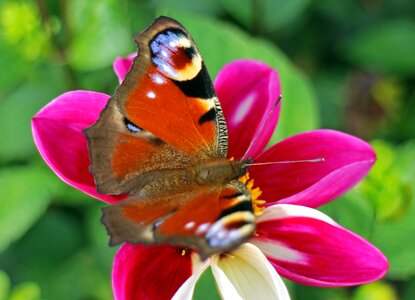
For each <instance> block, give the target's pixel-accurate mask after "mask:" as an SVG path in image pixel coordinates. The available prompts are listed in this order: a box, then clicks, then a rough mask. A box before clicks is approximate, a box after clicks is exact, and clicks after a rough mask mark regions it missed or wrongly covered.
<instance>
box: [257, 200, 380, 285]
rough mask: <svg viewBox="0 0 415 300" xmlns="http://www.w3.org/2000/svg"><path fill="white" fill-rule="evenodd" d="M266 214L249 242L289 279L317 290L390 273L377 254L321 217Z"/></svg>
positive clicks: (292, 209) (300, 212)
mask: <svg viewBox="0 0 415 300" xmlns="http://www.w3.org/2000/svg"><path fill="white" fill-rule="evenodd" d="M265 211H266V213H265V214H264V216H262V217H260V218H259V220H258V224H257V231H256V232H257V236H255V237H254V238H252V239H251V240H250V242H252V243H253V244H255V245H256V246H257V247H259V248H260V249H261V251H263V252H264V254H265V255H266V256H267V258H268V259H269V260H270V262H271V263H272V264H273V265H274V267H275V269H276V270H277V272H278V273H279V274H281V275H283V276H285V277H287V278H288V279H291V280H294V281H296V282H299V283H303V284H307V285H313V286H328V287H330V286H331V287H335V286H349V285H357V284H363V283H367V282H371V281H374V280H377V279H379V278H381V277H382V276H383V275H384V274H385V273H386V271H387V269H388V262H387V260H386V258H385V256H384V255H383V254H382V253H381V252H380V251H379V250H378V249H376V248H375V247H374V246H373V245H371V244H370V243H368V242H367V241H365V240H364V239H363V238H361V237H359V236H358V235H356V234H354V233H352V232H351V231H349V230H347V229H345V228H343V227H340V226H339V225H338V224H336V223H335V222H334V221H333V220H331V219H330V218H328V217H327V216H326V215H324V214H323V213H321V212H318V211H316V210H314V209H311V208H307V207H301V206H297V205H288V204H282V205H274V206H272V207H269V208H267V209H266V210H265Z"/></svg>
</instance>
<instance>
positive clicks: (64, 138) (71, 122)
mask: <svg viewBox="0 0 415 300" xmlns="http://www.w3.org/2000/svg"><path fill="white" fill-rule="evenodd" d="M109 97H110V96H108V95H105V94H102V93H96V92H89V91H73V92H68V93H65V94H62V95H60V96H59V97H57V98H56V99H54V100H53V101H52V102H50V103H49V104H48V105H46V106H45V107H44V108H42V109H41V110H40V111H39V112H38V113H37V114H36V115H35V116H34V117H33V120H32V132H33V137H34V141H35V144H36V146H37V148H38V150H39V152H40V154H41V156H42V157H43V159H44V160H45V161H46V163H47V164H48V166H49V167H50V168H51V169H52V170H53V171H54V172H55V173H56V174H57V175H58V176H59V178H61V179H62V180H63V181H64V182H66V183H67V184H69V185H71V186H73V187H75V188H77V189H79V190H81V191H82V192H84V193H86V194H88V195H91V196H92V197H95V198H98V199H100V200H103V201H105V202H109V203H114V202H117V201H118V199H120V198H122V196H121V197H118V196H117V197H114V196H109V195H102V194H98V193H97V192H96V187H95V183H94V178H93V176H92V174H91V173H89V164H90V162H89V155H88V149H87V140H86V138H85V136H84V134H83V133H82V130H84V129H85V128H87V127H88V126H90V125H92V124H93V123H95V121H96V120H97V119H98V117H99V113H100V112H101V110H102V109H103V108H104V107H105V105H106V103H107V101H108V99H109Z"/></svg>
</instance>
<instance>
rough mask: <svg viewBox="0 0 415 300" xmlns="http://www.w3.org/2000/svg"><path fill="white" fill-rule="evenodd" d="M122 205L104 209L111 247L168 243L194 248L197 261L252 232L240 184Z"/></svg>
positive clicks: (248, 201)
mask: <svg viewBox="0 0 415 300" xmlns="http://www.w3.org/2000/svg"><path fill="white" fill-rule="evenodd" d="M183 198H184V199H182V201H184V202H185V204H183V205H182V206H180V204H179V203H178V202H177V201H175V200H176V199H172V197H171V196H165V197H161V198H157V199H151V201H149V202H147V203H146V202H145V201H142V200H127V201H124V202H122V203H120V204H119V205H115V206H108V207H105V208H104V209H103V211H104V214H103V219H102V221H103V223H104V224H105V225H106V227H107V230H108V232H110V235H111V241H110V243H111V244H112V245H117V244H120V243H122V242H125V241H128V242H130V243H134V244H135V243H166V242H168V243H171V244H175V245H179V246H185V247H192V248H197V249H198V250H199V253H200V255H201V256H202V258H206V257H207V256H209V255H210V254H213V253H216V252H220V251H224V250H229V249H232V248H234V247H235V246H237V245H239V244H241V243H242V242H244V241H245V240H246V239H248V238H249V237H250V235H251V234H252V233H253V231H254V230H255V223H254V219H255V218H254V215H253V209H252V204H251V198H250V195H249V192H248V190H247V188H246V187H245V186H244V185H243V184H242V183H240V182H239V181H232V182H230V183H229V184H227V185H225V186H223V187H220V188H219V187H217V188H210V189H203V190H199V191H195V192H193V193H188V194H185V195H183Z"/></svg>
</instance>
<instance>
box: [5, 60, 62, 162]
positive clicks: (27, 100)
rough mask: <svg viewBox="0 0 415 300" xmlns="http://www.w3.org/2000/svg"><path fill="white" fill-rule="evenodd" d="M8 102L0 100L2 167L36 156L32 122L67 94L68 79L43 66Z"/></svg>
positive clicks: (57, 70)
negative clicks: (39, 112)
mask: <svg viewBox="0 0 415 300" xmlns="http://www.w3.org/2000/svg"><path fill="white" fill-rule="evenodd" d="M36 72H38V73H36V75H35V76H33V77H31V78H29V79H28V80H27V81H26V82H25V83H24V84H22V85H21V86H19V87H18V88H17V89H16V90H14V91H13V92H12V93H10V94H8V95H7V96H6V97H5V99H0V111H1V117H0V128H1V130H0V139H1V140H2V141H5V142H3V143H2V144H1V146H0V164H1V163H4V162H10V161H22V160H25V159H27V158H29V157H31V156H33V154H34V153H35V152H36V150H35V146H34V143H33V138H32V131H31V127H30V124H31V119H32V117H33V116H34V115H35V114H36V113H37V112H38V111H39V110H40V109H41V108H42V106H44V105H45V104H46V103H48V102H49V101H51V100H52V99H53V98H54V97H56V96H57V95H58V94H59V93H60V92H62V91H64V90H65V77H64V76H63V73H62V70H61V69H60V68H59V67H55V66H51V65H44V66H39V67H38V68H37V69H36Z"/></svg>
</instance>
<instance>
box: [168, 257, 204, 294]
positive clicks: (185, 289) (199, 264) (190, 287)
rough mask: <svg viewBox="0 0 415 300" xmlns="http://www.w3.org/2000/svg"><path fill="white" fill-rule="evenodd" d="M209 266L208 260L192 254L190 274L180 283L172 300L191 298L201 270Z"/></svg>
mask: <svg viewBox="0 0 415 300" xmlns="http://www.w3.org/2000/svg"><path fill="white" fill-rule="evenodd" d="M207 267H209V260H208V259H207V260H205V261H200V258H199V255H197V254H196V253H193V254H192V276H190V277H189V278H187V280H186V281H185V282H184V283H183V284H182V286H181V287H180V288H179V289H178V290H177V292H176V294H174V296H173V298H172V300H191V299H192V298H193V292H194V290H195V286H196V282H197V281H198V280H199V277H200V275H202V273H203V271H205V270H206V268H207Z"/></svg>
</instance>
